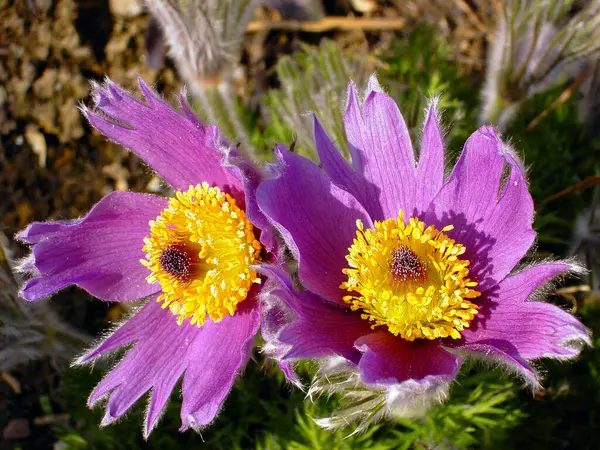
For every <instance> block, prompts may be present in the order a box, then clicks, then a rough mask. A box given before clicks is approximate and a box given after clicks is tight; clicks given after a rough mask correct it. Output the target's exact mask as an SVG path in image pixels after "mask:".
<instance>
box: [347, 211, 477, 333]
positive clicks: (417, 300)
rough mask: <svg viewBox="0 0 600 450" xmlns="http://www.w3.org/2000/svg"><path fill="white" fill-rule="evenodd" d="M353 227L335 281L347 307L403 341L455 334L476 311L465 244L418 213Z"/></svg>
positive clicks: (446, 228) (473, 288)
mask: <svg viewBox="0 0 600 450" xmlns="http://www.w3.org/2000/svg"><path fill="white" fill-rule="evenodd" d="M356 225H357V228H358V229H357V232H356V238H355V239H354V241H353V243H352V246H351V247H350V248H349V250H348V254H347V255H346V260H347V261H348V266H349V267H348V268H346V269H344V270H343V272H344V274H346V275H347V276H348V281H345V282H344V283H342V285H341V286H340V287H341V288H342V289H345V290H347V291H348V292H349V294H350V295H346V296H345V297H344V301H345V302H346V303H348V304H349V305H350V307H351V309H352V310H355V311H357V310H360V311H361V313H362V314H361V317H362V318H363V319H365V320H369V321H371V322H373V325H372V327H373V328H375V327H377V326H387V328H388V329H389V331H390V332H391V333H392V334H394V335H396V336H400V337H402V338H404V339H406V340H408V341H413V340H415V339H438V338H446V337H450V338H453V339H459V338H460V332H461V331H463V330H464V329H465V328H468V327H469V325H470V322H471V320H473V318H474V317H475V314H477V305H476V304H475V303H473V302H472V300H473V299H475V298H477V297H479V296H480V292H479V291H477V290H476V289H475V288H476V287H477V283H476V282H474V281H471V280H470V279H469V261H468V260H467V259H464V258H462V255H464V253H465V251H466V249H465V247H464V246H463V245H461V244H458V243H456V242H455V241H454V240H453V239H451V238H449V237H448V236H447V235H446V233H447V232H448V231H450V230H452V229H453V227H452V226H446V227H444V228H442V229H441V230H437V229H436V228H435V227H434V226H433V225H430V226H428V227H426V226H425V223H424V222H422V221H420V220H419V219H417V218H414V217H412V218H410V219H409V220H408V221H407V222H405V219H404V212H403V211H400V213H399V215H398V217H397V218H390V219H386V220H384V221H381V222H379V221H376V222H375V223H374V224H373V228H372V229H365V228H364V225H363V223H362V222H361V221H360V220H358V221H357V222H356Z"/></svg>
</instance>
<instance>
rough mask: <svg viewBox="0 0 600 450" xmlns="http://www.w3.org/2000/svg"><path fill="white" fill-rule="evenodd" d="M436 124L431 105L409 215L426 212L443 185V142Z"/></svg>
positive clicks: (436, 116) (422, 140) (433, 108)
mask: <svg viewBox="0 0 600 450" xmlns="http://www.w3.org/2000/svg"><path fill="white" fill-rule="evenodd" d="M438 122H439V119H438V113H437V110H436V105H435V103H433V104H432V105H431V106H430V107H429V111H428V113H427V119H426V120H425V126H424V128H423V135H422V137H421V151H420V153H419V164H418V166H417V173H416V186H415V200H414V208H415V209H416V211H409V212H411V213H412V212H417V213H419V212H421V211H425V210H427V207H428V206H429V204H430V203H431V200H432V199H433V198H434V197H435V195H436V194H437V193H438V192H439V190H440V188H441V187H442V184H443V183H444V141H443V140H442V133H441V131H440V125H439V123H438Z"/></svg>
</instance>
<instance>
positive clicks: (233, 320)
mask: <svg viewBox="0 0 600 450" xmlns="http://www.w3.org/2000/svg"><path fill="white" fill-rule="evenodd" d="M140 88H141V91H142V93H143V95H144V101H143V102H142V101H139V100H137V99H136V98H134V97H132V96H131V95H130V94H128V93H127V92H125V91H124V90H123V89H121V88H120V87H118V86H116V85H115V84H113V83H112V82H111V81H110V80H108V81H107V82H106V83H105V85H103V86H98V85H96V86H94V89H93V97H94V101H95V105H96V108H95V110H93V111H90V110H88V109H87V108H85V107H84V108H83V113H84V114H85V116H86V117H87V118H88V120H89V121H90V123H91V125H92V126H93V127H95V128H96V129H97V130H99V131H100V132H101V133H103V134H104V135H105V136H107V137H108V138H110V139H112V140H113V141H115V142H117V143H119V144H122V145H123V146H125V147H127V148H129V149H131V151H133V152H134V153H135V154H137V155H138V156H139V157H140V158H142V159H143V160H144V161H145V162H146V163H148V165H150V166H151V167H152V168H153V169H154V170H156V172H157V173H158V174H159V175H160V176H161V177H162V178H163V179H164V180H165V181H166V182H167V183H169V184H170V185H171V186H172V187H173V189H174V190H175V195H174V196H173V197H172V198H170V199H166V198H162V197H157V196H153V195H146V194H139V193H133V192H113V193H111V194H109V195H107V196H106V197H104V198H103V199H102V200H100V202H98V204H96V205H95V206H94V207H93V208H92V209H91V210H90V212H89V213H88V214H87V215H86V216H85V217H83V218H81V219H77V220H72V221H64V222H36V223H32V224H30V225H29V226H28V227H27V228H26V229H25V230H23V231H21V232H20V233H18V235H17V238H18V239H20V240H21V241H23V242H25V243H27V244H31V245H32V246H33V248H32V252H31V254H30V256H29V257H28V259H27V260H26V261H25V263H24V264H23V267H24V269H26V270H29V271H30V272H32V273H33V277H32V278H31V279H29V280H28V281H27V282H26V283H25V285H24V287H23V289H22V292H21V294H22V296H23V297H24V298H25V299H27V300H30V301H35V300H38V299H40V298H42V297H46V296H49V295H51V294H52V293H54V292H56V291H58V290H60V289H63V288H65V287H67V286H70V285H77V286H79V287H81V288H83V289H85V290H86V291H88V292H89V293H90V294H91V295H93V296H95V297H98V298H100V299H103V300H107V301H119V302H127V301H131V300H137V299H142V298H147V302H146V303H145V304H144V306H142V307H141V308H140V309H139V310H138V311H137V312H136V313H135V314H133V315H132V316H131V317H130V318H129V319H128V320H126V321H125V322H124V323H123V324H122V325H121V326H120V327H118V328H117V329H116V330H115V331H114V332H113V333H112V334H111V335H110V336H108V337H107V338H106V339H104V340H103V341H102V342H101V343H100V344H99V345H98V346H97V347H95V348H94V349H92V350H91V351H90V352H88V353H87V354H85V355H83V356H82V357H81V358H79V360H78V361H77V362H76V364H88V363H90V362H92V361H94V360H96V358H98V357H100V356H101V355H104V354H106V353H108V352H111V351H113V350H116V349H118V348H120V347H122V346H126V345H130V346H131V348H130V349H129V350H128V351H127V353H126V354H125V356H124V357H123V359H122V360H121V361H120V362H119V363H118V364H117V365H116V366H114V368H112V370H110V372H109V373H108V374H107V375H106V376H105V377H104V379H102V381H101V382H100V383H99V384H98V386H97V387H96V388H95V389H94V391H93V392H92V394H91V395H90V398H89V400H88V404H89V405H90V406H92V405H94V404H95V403H96V402H98V401H99V400H100V399H103V398H107V403H106V413H105V416H104V419H103V421H102V424H103V425H107V424H109V423H111V422H113V421H114V420H116V419H118V418H119V417H120V416H122V415H123V414H124V413H125V411H127V410H128V409H129V408H130V407H131V406H132V405H133V404H134V403H135V402H136V401H137V400H138V399H139V398H140V397H141V396H142V395H144V394H145V393H146V392H147V391H149V390H151V394H150V400H149V405H148V408H147V414H146V422H145V426H144V433H145V435H146V436H147V435H148V434H149V433H150V432H151V430H152V429H153V427H154V426H155V425H156V423H157V421H158V419H159V417H160V415H161V412H162V411H163V410H164V407H165V405H166V403H167V400H168V398H169V396H170V394H171V391H172V390H173V388H174V387H175V385H176V384H177V383H178V381H179V380H180V379H182V395H183V404H182V407H181V420H182V426H181V430H182V431H183V430H186V429H188V428H198V427H201V426H203V425H206V424H208V423H210V422H211V421H212V419H213V418H214V417H215V415H216V414H217V412H218V411H219V409H220V407H221V405H222V403H223V400H224V398H225V396H226V395H227V393H228V392H229V390H230V389H231V386H232V384H233V381H234V379H235V377H236V375H237V374H238V373H239V372H240V370H242V368H243V366H244V365H245V363H246V361H247V360H248V356H249V353H250V351H251V348H252V344H253V339H254V336H255V334H256V332H257V330H258V328H259V323H260V313H259V307H258V302H257V299H256V295H257V292H258V291H259V287H260V281H261V279H260V277H259V276H258V275H257V273H256V271H255V270H254V269H253V268H252V267H253V265H254V264H257V263H258V262H259V261H261V260H263V259H264V258H265V255H267V254H268V252H269V251H271V250H273V248H274V235H273V233H272V231H271V230H270V228H269V225H268V222H267V221H266V219H265V217H264V216H263V215H262V214H261V213H260V212H259V210H258V208H257V205H256V202H255V189H256V187H257V185H258V182H259V178H260V174H259V173H258V172H257V170H256V169H255V168H253V166H252V165H251V164H249V163H248V162H246V161H245V160H244V159H243V158H242V157H241V156H240V155H239V154H238V153H237V152H236V151H235V150H232V149H230V147H229V145H228V144H227V142H225V140H224V139H223V138H222V137H221V134H220V132H219V130H218V128H216V127H215V126H207V125H204V124H202V123H200V122H199V121H198V119H197V118H196V117H195V116H194V114H193V113H192V112H191V110H190V109H189V107H188V106H187V105H186V102H185V98H184V97H183V96H182V97H181V107H182V110H183V112H182V113H179V112H177V111H175V110H174V109H172V108H171V106H170V105H168V104H167V103H166V102H164V101H163V100H162V99H161V98H159V97H158V96H157V94H156V93H154V92H153V91H152V90H151V89H150V88H149V87H148V86H147V85H146V84H144V82H143V81H141V80H140Z"/></svg>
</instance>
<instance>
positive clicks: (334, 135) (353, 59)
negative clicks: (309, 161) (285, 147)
mask: <svg viewBox="0 0 600 450" xmlns="http://www.w3.org/2000/svg"><path fill="white" fill-rule="evenodd" d="M277 75H278V78H279V82H280V84H281V87H280V88H279V89H276V90H271V91H270V92H269V93H268V94H267V95H266V96H265V97H264V98H263V108H264V112H265V114H266V116H267V118H268V124H267V126H266V129H265V135H266V139H269V140H272V141H273V142H274V143H289V142H291V141H292V140H296V151H298V152H299V153H301V154H304V155H305V156H309V157H313V158H315V157H316V154H315V149H314V142H313V124H312V114H311V113H316V114H317V115H318V116H319V120H320V121H321V124H322V125H323V127H324V128H325V130H326V131H327V132H328V133H329V135H330V137H331V139H332V140H333V142H335V143H336V144H337V145H338V148H339V149H340V151H341V152H342V154H343V155H345V156H348V155H349V154H350V153H349V148H348V143H347V141H346V135H345V132H344V122H343V106H344V104H345V101H346V90H347V87H348V82H349V80H353V81H354V82H355V83H356V84H357V86H358V88H359V89H362V88H363V86H364V84H365V83H366V81H367V79H368V77H369V75H370V69H369V64H368V56H367V55H365V54H362V53H360V52H359V53H355V54H347V53H343V52H342V51H341V50H340V48H339V47H338V45H337V44H336V43H334V42H333V41H329V40H327V39H325V40H323V41H322V42H321V44H320V46H319V47H318V48H314V49H313V48H311V47H309V46H305V47H304V49H303V51H301V52H298V53H296V54H294V55H292V56H285V57H283V58H281V60H279V62H278V63H277Z"/></svg>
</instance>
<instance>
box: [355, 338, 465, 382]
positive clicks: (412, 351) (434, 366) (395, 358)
mask: <svg viewBox="0 0 600 450" xmlns="http://www.w3.org/2000/svg"><path fill="white" fill-rule="evenodd" d="M355 345H356V347H357V348H358V349H359V350H361V351H362V352H363V353H364V355H363V356H362V358H361V360H360V363H359V368H360V376H361V378H362V380H363V382H364V383H366V384H398V383H403V382H404V381H407V380H415V381H420V380H425V379H426V378H427V377H431V376H437V377H444V378H446V379H447V380H452V379H454V377H455V376H456V374H457V372H458V369H459V368H460V365H461V359H460V358H459V357H457V356H456V355H453V354H451V353H448V352H447V351H446V350H444V349H443V348H442V347H441V346H440V345H439V343H438V341H430V340H427V339H417V340H415V341H412V342H411V341H407V340H405V339H402V338H400V337H398V336H394V335H393V334H391V333H389V332H388V331H387V330H378V331H376V332H374V333H371V334H369V335H367V336H364V337H362V338H360V339H359V340H357V341H356V343H355Z"/></svg>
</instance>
